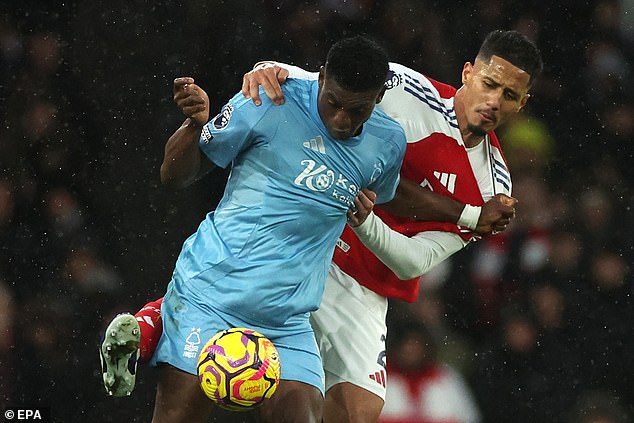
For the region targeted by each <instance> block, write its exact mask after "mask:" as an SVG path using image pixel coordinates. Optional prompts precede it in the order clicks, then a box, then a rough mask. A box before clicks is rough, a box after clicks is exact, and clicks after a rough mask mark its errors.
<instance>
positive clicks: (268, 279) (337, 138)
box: [152, 36, 406, 423]
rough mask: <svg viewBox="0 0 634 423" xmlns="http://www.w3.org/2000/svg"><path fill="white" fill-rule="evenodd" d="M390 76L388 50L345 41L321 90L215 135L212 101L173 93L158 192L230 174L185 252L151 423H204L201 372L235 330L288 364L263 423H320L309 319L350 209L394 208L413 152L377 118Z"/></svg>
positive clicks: (289, 95) (166, 320) (320, 387)
mask: <svg viewBox="0 0 634 423" xmlns="http://www.w3.org/2000/svg"><path fill="white" fill-rule="evenodd" d="M387 72H388V61H387V55H386V54H385V52H384V50H383V49H381V48H380V47H379V46H378V45H377V44H376V43H374V42H373V41H371V40H369V39H367V38H365V37H361V36H357V37H353V38H348V39H345V40H342V41H340V42H339V43H337V44H335V45H334V46H333V47H332V48H331V50H330V51H329V53H328V56H327V58H326V64H325V67H324V68H322V70H321V72H320V76H319V80H318V81H305V80H289V82H288V83H286V84H285V85H284V86H283V90H284V96H285V98H286V102H285V104H284V105H283V106H281V107H277V106H274V105H273V103H272V102H270V100H268V99H267V98H266V97H264V96H263V104H262V106H260V107H257V106H255V105H254V104H253V102H252V101H251V100H247V99H245V98H244V97H243V96H242V94H241V93H238V94H237V95H236V96H235V97H234V98H233V99H231V100H230V101H229V103H228V104H227V105H225V106H224V108H223V109H222V111H221V112H220V114H218V116H216V117H215V118H213V119H212V120H211V121H209V122H207V120H208V116H201V113H200V112H201V111H202V110H208V99H207V98H206V94H204V91H202V90H201V89H199V88H198V87H197V86H196V85H195V84H194V83H193V80H192V79H191V78H179V79H177V80H176V81H175V83H174V94H175V101H176V102H177V103H179V101H180V104H179V106H181V109H182V110H183V111H184V112H185V114H186V115H188V119H187V120H186V121H185V123H183V125H182V126H181V127H180V128H179V129H178V130H177V131H176V132H175V133H174V134H173V135H172V137H170V139H169V140H168V142H167V145H166V148H165V158H164V162H163V165H162V166H161V179H162V180H163V181H164V182H170V181H174V182H175V183H179V184H182V183H187V182H190V181H191V180H192V179H193V178H195V177H196V175H197V174H199V172H200V170H201V159H202V158H203V157H206V158H208V159H209V160H210V161H211V162H213V164H215V165H217V166H221V167H226V166H231V169H232V170H231V175H230V177H229V181H228V183H227V186H226V188H225V193H224V196H223V198H222V200H221V201H220V204H219V205H218V207H217V208H216V210H215V212H211V213H209V214H208V215H207V217H206V219H205V220H204V221H203V222H202V223H201V224H200V226H199V228H198V230H197V232H196V233H195V234H193V235H192V236H190V237H189V238H188V239H187V240H186V241H185V243H184V245H183V248H182V251H181V253H180V256H179V258H178V260H177V262H176V267H175V270H174V273H173V277H172V281H171V282H170V284H169V286H168V289H167V293H166V294H165V297H164V300H163V305H162V318H163V325H164V327H163V336H162V338H161V340H160V342H159V346H158V349H157V350H156V352H155V354H154V356H153V360H152V361H153V363H154V364H159V365H161V364H162V370H161V372H162V374H161V379H160V381H159V385H158V390H157V396H156V404H155V409H154V418H153V422H154V423H159V422H161V423H162V422H170V423H171V422H198V421H200V422H204V421H207V419H208V416H209V415H210V413H211V408H212V403H211V401H210V400H209V399H207V398H206V397H205V396H204V394H203V393H202V391H201V389H200V387H199V382H198V378H197V376H196V362H197V358H198V354H199V353H200V349H201V348H202V346H203V344H204V343H205V341H206V340H207V339H209V338H210V337H211V336H212V335H214V334H215V333H217V332H219V331H221V330H223V329H226V328H229V327H247V328H251V329H255V330H257V331H259V332H261V333H263V334H264V335H265V336H267V337H268V338H269V339H271V341H273V343H274V344H275V345H276V347H277V349H278V351H279V353H280V360H281V363H282V382H281V383H280V386H279V388H278V390H277V392H276V394H275V395H274V396H273V397H272V398H271V399H270V400H267V401H266V402H265V404H264V405H263V407H262V408H260V409H259V410H258V411H259V412H260V416H261V418H262V419H263V420H264V421H271V422H274V421H275V422H276V421H291V422H302V423H306V422H313V421H314V422H319V421H321V418H322V403H323V392H324V374H323V370H322V365H321V359H320V356H319V351H318V349H317V345H316V342H315V338H314V334H313V331H312V329H311V326H310V323H309V313H310V312H311V311H313V310H316V309H317V308H318V306H319V303H320V300H321V296H322V292H323V288H324V281H325V278H326V275H327V273H328V268H329V266H330V262H331V259H332V255H333V251H334V247H335V243H336V241H337V239H338V237H339V235H340V234H341V232H342V230H343V228H344V225H345V224H346V218H347V216H349V214H348V213H352V212H349V209H350V208H354V206H355V199H356V198H357V196H358V195H359V194H360V191H361V189H363V188H370V189H371V190H372V191H374V192H376V195H377V198H376V202H377V203H382V202H387V201H389V200H391V199H392V197H393V196H394V193H395V190H396V186H397V184H398V181H399V171H400V165H401V162H402V159H403V155H404V152H405V145H406V143H405V136H404V133H403V130H402V129H401V127H400V126H399V125H398V124H397V123H396V122H395V121H394V120H392V119H391V118H390V117H388V116H387V115H386V114H384V113H383V112H381V111H379V110H378V109H375V108H374V106H375V104H376V103H378V102H379V101H380V100H381V98H382V95H383V92H384V90H385V88H384V81H385V77H386V75H387ZM205 123H206V124H205ZM203 124H204V126H203ZM201 152H202V153H204V155H203V154H201ZM356 201H359V200H356Z"/></svg>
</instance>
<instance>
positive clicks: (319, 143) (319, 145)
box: [303, 135, 326, 154]
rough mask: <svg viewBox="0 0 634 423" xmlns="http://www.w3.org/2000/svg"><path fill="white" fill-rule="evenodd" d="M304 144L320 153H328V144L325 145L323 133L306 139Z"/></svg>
mask: <svg viewBox="0 0 634 423" xmlns="http://www.w3.org/2000/svg"><path fill="white" fill-rule="evenodd" d="M303 145H304V147H306V148H310V149H311V150H313V151H316V152H318V153H322V154H325V153H326V146H325V145H324V140H323V138H322V137H321V135H317V136H316V137H315V138H313V139H311V140H309V141H304V144H303Z"/></svg>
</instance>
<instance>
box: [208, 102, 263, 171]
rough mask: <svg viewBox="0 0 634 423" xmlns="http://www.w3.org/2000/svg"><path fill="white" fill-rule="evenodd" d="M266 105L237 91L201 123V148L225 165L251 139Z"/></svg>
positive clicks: (242, 149) (247, 144)
mask: <svg viewBox="0 0 634 423" xmlns="http://www.w3.org/2000/svg"><path fill="white" fill-rule="evenodd" d="M267 110H268V106H265V105H264V104H263V105H262V106H259V107H258V106H255V105H254V104H253V102H252V101H251V100H247V99H245V98H244V97H243V96H242V93H237V94H236V95H235V96H234V97H233V98H232V99H231V100H230V101H229V102H228V103H227V104H225V105H224V107H223V108H222V110H221V111H220V113H218V115H216V116H215V117H214V118H213V119H211V120H210V121H209V122H207V124H206V125H205V126H203V129H202V132H201V134H200V140H199V147H200V149H201V151H202V152H203V153H204V154H205V155H206V156H207V157H208V158H209V159H210V160H211V161H212V162H214V163H215V164H216V165H217V166H220V167H223V168H225V167H227V166H228V165H229V164H230V163H231V162H232V161H233V160H234V159H235V158H236V157H237V156H238V154H240V153H241V152H242V151H244V150H246V149H247V148H249V146H250V145H251V142H252V141H253V136H252V133H253V128H254V127H255V126H256V125H257V123H258V122H259V121H260V120H261V119H262V117H263V116H264V114H265V113H266V111H267Z"/></svg>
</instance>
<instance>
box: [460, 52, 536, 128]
mask: <svg viewBox="0 0 634 423" xmlns="http://www.w3.org/2000/svg"><path fill="white" fill-rule="evenodd" d="M529 82H530V75H529V74H528V73H526V72H525V71H524V70H522V69H520V68H518V67H517V66H515V65H513V64H512V63H510V62H508V61H507V60H504V59H502V58H501V57H498V56H492V57H491V60H489V62H488V63H486V62H484V61H482V60H479V59H476V61H475V63H474V64H471V63H466V64H465V65H464V68H463V70H462V83H463V87H462V88H461V89H460V91H462V93H460V94H456V96H460V97H461V101H462V105H460V106H459V105H458V104H456V112H457V113H458V114H460V116H458V119H459V121H458V122H459V124H460V125H461V130H463V129H467V130H468V131H469V132H471V133H473V134H476V135H480V136H484V135H485V134H486V133H487V132H489V131H492V130H494V129H495V128H497V127H498V126H500V125H501V124H503V123H504V122H506V120H507V119H508V118H509V117H510V116H511V115H513V114H515V113H517V112H519V111H520V110H521V109H522V107H524V105H525V104H526V101H527V100H528V97H529V95H528V88H529ZM461 120H462V122H461ZM464 126H466V128H464Z"/></svg>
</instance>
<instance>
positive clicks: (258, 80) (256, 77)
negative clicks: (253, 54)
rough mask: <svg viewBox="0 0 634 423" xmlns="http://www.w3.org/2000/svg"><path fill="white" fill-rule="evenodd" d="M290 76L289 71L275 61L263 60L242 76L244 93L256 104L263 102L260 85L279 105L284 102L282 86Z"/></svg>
mask: <svg viewBox="0 0 634 423" xmlns="http://www.w3.org/2000/svg"><path fill="white" fill-rule="evenodd" d="M287 78H288V71H287V70H286V69H284V68H282V67H280V66H278V65H276V64H275V63H271V62H263V63H261V64H259V65H256V67H255V68H254V69H253V70H251V71H249V72H247V73H245V74H244V76H243V77H242V95H243V96H244V97H245V98H250V99H252V100H253V103H254V104H255V105H256V106H259V105H260V104H262V100H261V99H260V85H261V86H262V88H264V93H265V94H266V95H267V97H268V98H270V99H271V101H272V102H273V103H275V104H277V105H278V106H279V105H280V104H284V94H283V93H282V86H281V84H283V83H284V82H285V81H286V79H287Z"/></svg>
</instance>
